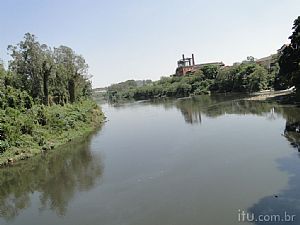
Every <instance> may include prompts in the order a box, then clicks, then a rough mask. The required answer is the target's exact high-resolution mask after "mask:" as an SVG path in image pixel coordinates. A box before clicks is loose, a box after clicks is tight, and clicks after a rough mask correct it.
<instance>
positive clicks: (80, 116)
mask: <svg viewBox="0 0 300 225" xmlns="http://www.w3.org/2000/svg"><path fill="white" fill-rule="evenodd" d="M0 114H1V115H0V118H1V128H0V136H1V139H2V141H0V151H1V154H0V166H5V165H9V164H12V163H14V162H16V161H18V160H24V159H26V158H29V157H32V156H34V155H36V154H40V153H42V152H44V151H48V150H51V149H54V150H55V149H56V147H58V146H61V145H63V144H65V143H68V142H70V141H71V140H72V139H75V138H78V137H81V136H84V135H86V134H88V133H90V132H92V131H94V130H95V129H96V128H97V127H98V126H99V125H100V124H101V123H102V122H103V120H104V115H103V113H102V111H101V109H100V108H99V106H98V105H97V104H96V103H95V102H93V101H92V100H83V101H79V102H77V103H74V104H66V105H64V106H61V105H53V106H43V105H33V106H32V108H30V109H26V110H25V109H24V110H20V109H14V108H11V107H7V108H6V109H5V110H0Z"/></svg>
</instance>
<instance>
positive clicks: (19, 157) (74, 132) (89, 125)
mask: <svg viewBox="0 0 300 225" xmlns="http://www.w3.org/2000/svg"><path fill="white" fill-rule="evenodd" d="M91 114H92V119H91V120H90V121H87V122H86V123H80V124H79V126H78V127H74V128H73V129H69V130H64V131H62V132H61V133H59V132H57V133H56V134H54V132H53V131H50V130H49V131H48V135H49V136H47V137H48V138H47V139H45V143H46V144H44V145H43V146H40V145H38V144H37V143H30V146H26V147H15V146H11V147H10V148H8V149H7V150H6V151H5V152H4V153H2V154H1V155H0V169H1V168H5V167H7V166H14V165H15V164H17V163H18V162H20V161H24V160H27V159H29V158H32V157H35V156H37V155H41V154H45V153H48V152H49V153H50V152H52V151H56V150H57V149H59V148H61V147H63V146H64V145H67V144H68V143H71V142H73V141H76V140H78V139H81V138H85V137H86V136H88V135H91V134H92V133H94V132H96V131H97V130H98V129H99V128H101V126H102V125H103V124H104V123H105V122H106V117H105V115H104V113H103V112H102V110H101V108H100V107H99V106H98V108H97V109H93V110H92V112H91Z"/></svg>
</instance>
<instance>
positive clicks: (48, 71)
mask: <svg viewBox="0 0 300 225" xmlns="http://www.w3.org/2000/svg"><path fill="white" fill-rule="evenodd" d="M43 67H44V74H43V86H44V99H43V100H44V101H43V103H44V105H46V106H48V105H49V76H50V74H51V69H52V66H51V67H50V68H47V66H46V63H44V65H43Z"/></svg>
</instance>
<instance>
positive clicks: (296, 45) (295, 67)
mask: <svg viewBox="0 0 300 225" xmlns="http://www.w3.org/2000/svg"><path fill="white" fill-rule="evenodd" d="M289 39H290V40H291V44H290V45H288V46H285V48H284V49H283V52H282V54H281V55H280V57H279V66H280V71H279V75H278V77H276V88H277V89H284V88H287V87H291V86H295V87H296V88H297V93H298V94H299V96H300V16H299V17H298V18H297V19H296V20H295V21H294V26H293V34H292V35H291V36H290V37H289Z"/></svg>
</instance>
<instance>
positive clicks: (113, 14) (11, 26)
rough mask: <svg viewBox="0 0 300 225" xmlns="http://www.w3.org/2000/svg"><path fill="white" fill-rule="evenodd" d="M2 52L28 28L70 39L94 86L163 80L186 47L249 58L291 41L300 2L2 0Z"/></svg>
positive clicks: (43, 36) (224, 57)
mask: <svg viewBox="0 0 300 225" xmlns="http://www.w3.org/2000/svg"><path fill="white" fill-rule="evenodd" d="M0 3H1V13H0V21H1V22H0V23H1V34H0V58H2V59H4V60H5V61H7V60H8V59H9V57H8V55H7V51H6V48H7V45H9V44H16V43H18V42H19V41H20V40H21V39H22V37H23V35H24V34H25V33H26V32H30V33H33V34H35V35H36V36H37V37H38V40H39V41H40V42H41V43H46V44H48V45H50V46H59V45H67V46H69V47H71V48H73V49H74V50H75V51H76V52H77V53H79V54H82V55H83V56H84V57H85V59H86V60H87V62H88V64H89V66H90V73H91V74H92V75H93V78H92V79H93V86H94V87H101V86H106V85H109V84H111V83H116V82H120V81H124V80H127V79H153V80H156V79H159V78H160V77H161V76H167V75H170V74H172V73H174V72H175V68H176V62H177V60H178V59H179V58H181V54H182V53H185V54H186V55H187V56H189V55H190V54H191V53H194V54H195V58H196V63H203V62H211V61H223V62H224V63H225V64H232V63H233V62H237V61H241V60H243V59H245V58H246V57H247V56H250V55H252V56H254V57H255V58H260V57H264V56H267V55H269V54H271V53H275V52H276V50H277V49H278V48H280V47H281V46H282V44H284V43H287V42H288V36H289V35H290V34H291V28H292V24H293V21H294V20H295V19H296V17H298V16H299V15H300V1H299V0H284V1H283V0H252V1H251V0H247V1H246V0H228V1H225V0H207V1H204V0H191V1H183V0H151V1H150V0H126V1H121V0H119V1H117V0H110V1H109V0H108V1H102V0H26V1H25V0H1V2H0Z"/></svg>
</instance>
